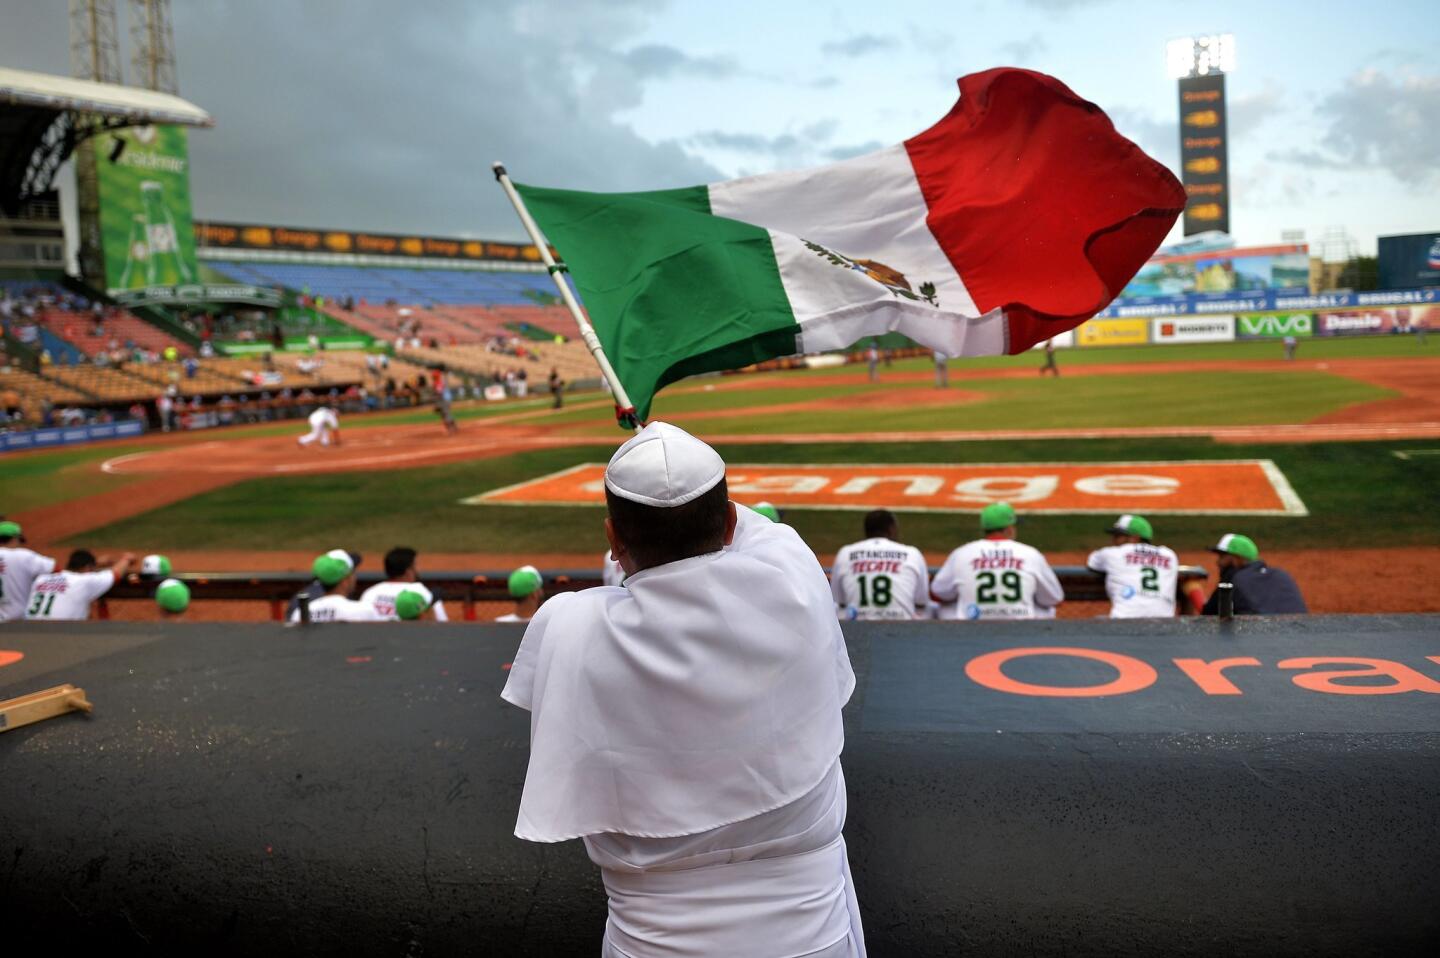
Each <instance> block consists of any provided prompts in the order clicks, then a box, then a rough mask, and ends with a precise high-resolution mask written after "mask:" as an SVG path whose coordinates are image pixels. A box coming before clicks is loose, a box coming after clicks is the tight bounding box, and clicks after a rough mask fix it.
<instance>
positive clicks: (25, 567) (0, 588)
mask: <svg viewBox="0 0 1440 958" xmlns="http://www.w3.org/2000/svg"><path fill="white" fill-rule="evenodd" d="M54 571H55V560H54V559H52V558H50V557H49V556H42V555H41V554H40V553H38V552H32V551H30V550H29V549H27V548H25V536H24V535H22V534H21V532H20V524H19V523H18V522H0V622H10V621H13V620H15V619H19V618H21V617H23V616H24V615H25V609H26V605H25V603H26V600H27V599H29V598H30V587H31V586H32V585H34V584H35V580H36V579H37V578H39V577H40V576H42V575H49V574H50V573H51V572H54Z"/></svg>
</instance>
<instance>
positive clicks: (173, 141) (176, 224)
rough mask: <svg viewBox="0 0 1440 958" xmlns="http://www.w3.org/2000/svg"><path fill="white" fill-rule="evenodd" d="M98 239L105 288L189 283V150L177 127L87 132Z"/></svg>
mask: <svg viewBox="0 0 1440 958" xmlns="http://www.w3.org/2000/svg"><path fill="white" fill-rule="evenodd" d="M90 148H91V149H93V150H94V151H95V180H96V188H97V190H98V192H99V196H98V199H99V207H100V245H101V249H102V251H103V254H104V260H105V287H106V289H107V290H108V291H109V292H110V294H111V295H112V296H113V295H117V294H119V293H122V292H124V291H126V290H142V289H157V288H165V287H176V286H184V285H190V284H193V283H194V282H195V281H196V279H197V273H196V269H195V231H194V227H193V225H192V223H191V220H190V154H189V149H188V146H187V140H186V133H185V128H184V127H182V126H137V127H130V128H128V129H124V130H114V131H111V132H109V133H106V134H104V135H103V136H98V137H95V138H94V140H93V141H92V144H91V146H90Z"/></svg>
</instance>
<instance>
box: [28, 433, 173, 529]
mask: <svg viewBox="0 0 1440 958" xmlns="http://www.w3.org/2000/svg"><path fill="white" fill-rule="evenodd" d="M153 448H156V447H154V446H149V445H144V446H125V447H124V448H123V449H117V448H116V447H115V446H112V445H109V444H106V443H99V444H96V445H93V446H83V447H80V448H70V449H56V450H54V451H53V452H44V453H37V454H34V455H28V454H27V455H18V456H4V457H0V514H3V515H9V516H14V515H17V514H18V513H21V512H25V511H27V510H30V509H39V508H42V507H44V506H50V505H54V504H55V503H57V502H67V501H69V500H71V499H78V498H80V497H81V496H90V495H95V494H96V493H109V492H118V491H119V490H121V489H124V488H125V487H126V486H128V485H130V484H131V483H134V482H138V481H140V480H142V479H144V478H146V477H145V476H140V475H129V476H112V475H110V474H108V473H103V472H99V471H98V470H97V469H96V468H95V466H96V464H97V463H100V462H103V461H104V460H106V459H109V458H110V457H111V456H118V455H120V454H121V452H125V453H131V452H144V451H146V450H149V449H153Z"/></svg>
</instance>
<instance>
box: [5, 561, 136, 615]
mask: <svg viewBox="0 0 1440 958" xmlns="http://www.w3.org/2000/svg"><path fill="white" fill-rule="evenodd" d="M134 560H135V557H134V556H133V555H131V554H130V553H128V552H127V553H125V554H124V555H123V556H121V557H120V561H119V562H117V563H115V564H114V565H113V566H111V567H110V568H108V569H102V568H100V563H99V562H98V561H97V560H96V559H95V555H94V553H92V552H91V551H90V550H89V549H76V550H75V551H74V552H72V553H70V558H69V560H67V561H66V563H65V571H63V572H52V573H50V574H49V575H42V576H40V577H39V578H38V579H36V580H35V584H34V585H32V586H31V587H30V598H29V600H28V601H27V603H26V605H25V618H26V619H27V620H31V619H34V620H38V621H42V622H61V621H69V622H80V621H83V620H85V619H88V618H90V603H92V602H94V601H95V600H96V599H98V598H100V597H101V596H102V595H104V594H105V593H107V592H109V591H110V589H111V587H112V586H114V585H115V583H116V582H117V581H118V580H120V579H123V578H124V577H125V573H126V572H128V571H130V563H131V562H133V561H134Z"/></svg>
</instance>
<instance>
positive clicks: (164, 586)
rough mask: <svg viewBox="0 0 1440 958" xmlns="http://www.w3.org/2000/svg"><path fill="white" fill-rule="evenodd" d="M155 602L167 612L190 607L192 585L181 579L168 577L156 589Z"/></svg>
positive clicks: (182, 610)
mask: <svg viewBox="0 0 1440 958" xmlns="http://www.w3.org/2000/svg"><path fill="white" fill-rule="evenodd" d="M155 602H156V603H157V604H158V605H159V606H160V608H162V609H164V610H165V611H166V612H184V611H185V610H186V609H188V608H190V587H189V586H188V585H186V584H185V583H183V582H181V581H180V580H179V579H166V580H165V581H164V582H162V583H160V585H159V586H158V587H157V588H156V589H155Z"/></svg>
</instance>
